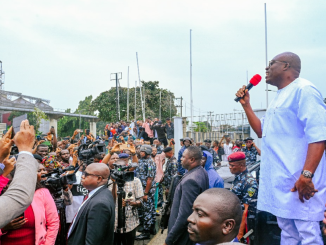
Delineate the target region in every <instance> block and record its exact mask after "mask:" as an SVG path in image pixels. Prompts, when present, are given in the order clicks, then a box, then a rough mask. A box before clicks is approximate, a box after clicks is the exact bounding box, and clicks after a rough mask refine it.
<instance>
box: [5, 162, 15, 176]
mask: <svg viewBox="0 0 326 245" xmlns="http://www.w3.org/2000/svg"><path fill="white" fill-rule="evenodd" d="M3 164H4V165H5V168H4V169H3V174H2V175H3V176H4V177H7V176H8V174H10V172H11V171H12V170H13V169H14V167H15V164H16V158H14V157H12V158H10V159H9V158H8V157H7V158H6V159H5V160H3Z"/></svg>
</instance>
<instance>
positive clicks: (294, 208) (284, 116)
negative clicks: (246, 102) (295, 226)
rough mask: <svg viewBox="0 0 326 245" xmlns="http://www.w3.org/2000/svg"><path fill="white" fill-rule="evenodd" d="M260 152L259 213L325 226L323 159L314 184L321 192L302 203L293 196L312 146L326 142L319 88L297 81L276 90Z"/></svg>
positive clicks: (325, 109)
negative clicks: (292, 189) (321, 222)
mask: <svg viewBox="0 0 326 245" xmlns="http://www.w3.org/2000/svg"><path fill="white" fill-rule="evenodd" d="M261 126H262V149H261V163H262V164H261V165H260V182H259V191H258V209H259V210H263V211H267V212H270V213H272V214H274V215H275V216H277V217H281V218H285V219H299V220H306V221H321V220H322V219H323V217H324V209H325V201H326V181H325V176H326V162H325V156H324V154H323V156H322V159H321V161H320V163H319V165H318V168H317V169H316V172H315V176H314V178H313V179H312V181H313V183H314V185H315V189H317V190H318V192H317V193H315V195H314V197H312V198H311V199H310V200H309V201H306V200H305V202H304V203H302V202H301V201H300V200H299V196H298V192H291V191H290V190H291V188H293V187H294V184H295V182H296V181H297V180H298V179H299V177H300V175H301V171H302V170H303V168H304V164H305V160H306V156H307V150H308V145H309V144H310V143H314V142H319V141H325V140H326V106H325V104H324V102H323V97H322V95H321V93H320V92H319V91H318V90H317V88H316V87H315V86H314V85H313V84H312V83H311V82H309V81H307V80H305V79H302V78H297V79H296V80H294V81H293V82H292V83H290V84H289V85H288V86H286V87H285V88H283V89H280V90H278V92H277V94H276V97H275V98H274V99H273V101H272V102H271V103H270V105H269V107H268V109H267V111H266V115H265V116H264V117H263V118H262V119H261Z"/></svg>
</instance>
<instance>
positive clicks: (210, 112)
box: [207, 111, 214, 132]
mask: <svg viewBox="0 0 326 245" xmlns="http://www.w3.org/2000/svg"><path fill="white" fill-rule="evenodd" d="M208 113H209V118H210V119H211V132H212V126H213V120H212V113H214V111H209V112H208ZM207 123H208V118H207Z"/></svg>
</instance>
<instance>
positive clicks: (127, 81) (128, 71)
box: [127, 66, 129, 122]
mask: <svg viewBox="0 0 326 245" xmlns="http://www.w3.org/2000/svg"><path fill="white" fill-rule="evenodd" d="M127 82H128V90H127V122H129V66H128V79H127Z"/></svg>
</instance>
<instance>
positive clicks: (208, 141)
mask: <svg viewBox="0 0 326 245" xmlns="http://www.w3.org/2000/svg"><path fill="white" fill-rule="evenodd" d="M204 142H207V143H212V141H211V140H210V139H206V140H204Z"/></svg>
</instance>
